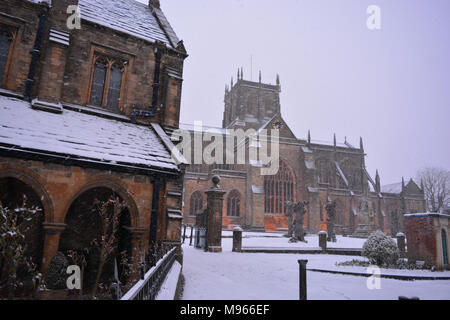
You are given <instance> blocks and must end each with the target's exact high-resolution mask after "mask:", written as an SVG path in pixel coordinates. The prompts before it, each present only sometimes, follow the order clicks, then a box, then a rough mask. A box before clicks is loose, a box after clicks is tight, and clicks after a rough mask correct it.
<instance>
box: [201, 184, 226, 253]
mask: <svg viewBox="0 0 450 320" xmlns="http://www.w3.org/2000/svg"><path fill="white" fill-rule="evenodd" d="M212 182H213V186H212V187H211V188H210V189H209V190H208V191H206V198H207V214H208V216H207V226H208V227H207V230H206V248H205V250H206V251H209V252H222V215H223V213H222V209H223V195H224V194H225V193H226V192H225V191H224V190H223V189H222V187H221V186H220V185H219V182H220V177H219V176H214V177H213V178H212Z"/></svg>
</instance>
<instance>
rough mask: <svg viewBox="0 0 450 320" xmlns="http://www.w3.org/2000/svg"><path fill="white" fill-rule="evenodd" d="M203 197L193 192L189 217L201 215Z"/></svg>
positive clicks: (198, 192) (199, 193)
mask: <svg viewBox="0 0 450 320" xmlns="http://www.w3.org/2000/svg"><path fill="white" fill-rule="evenodd" d="M202 209H203V195H202V193H201V192H200V191H195V192H194V193H193V194H192V196H191V201H190V207H189V215H191V216H195V215H197V214H200V213H202Z"/></svg>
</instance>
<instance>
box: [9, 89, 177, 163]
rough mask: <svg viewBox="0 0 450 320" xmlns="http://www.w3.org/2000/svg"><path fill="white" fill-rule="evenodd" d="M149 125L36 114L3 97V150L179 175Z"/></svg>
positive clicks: (74, 115) (76, 114)
mask: <svg viewBox="0 0 450 320" xmlns="http://www.w3.org/2000/svg"><path fill="white" fill-rule="evenodd" d="M161 139H162V137H160V136H159V135H158V133H156V132H155V130H154V129H151V128H150V127H147V126H141V125H135V124H131V123H127V122H123V121H118V120H113V119H105V118H102V117H99V116H95V115H89V114H85V113H80V112H75V111H70V110H67V109H64V110H63V113H62V114H55V113H50V112H45V111H39V110H34V109H32V108H31V107H30V104H29V103H28V102H25V101H22V100H19V99H15V98H9V97H4V96H0V146H3V147H8V148H9V147H11V149H14V148H22V149H26V150H29V151H39V152H41V153H42V152H48V153H50V154H58V155H64V156H68V157H70V158H73V159H76V160H81V161H97V162H103V163H106V164H111V165H132V166H136V167H143V168H156V169H158V170H159V169H161V170H169V171H174V170H178V166H177V165H176V164H175V162H174V161H173V160H172V157H171V154H170V153H169V151H168V149H167V147H166V146H165V145H164V143H163V142H162V140H161Z"/></svg>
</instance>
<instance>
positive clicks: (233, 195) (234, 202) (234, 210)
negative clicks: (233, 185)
mask: <svg viewBox="0 0 450 320" xmlns="http://www.w3.org/2000/svg"><path fill="white" fill-rule="evenodd" d="M240 215H241V194H240V193H239V191H237V190H233V191H231V192H230V194H229V195H228V199H227V216H229V217H239V216H240Z"/></svg>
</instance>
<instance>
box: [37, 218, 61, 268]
mask: <svg viewBox="0 0 450 320" xmlns="http://www.w3.org/2000/svg"><path fill="white" fill-rule="evenodd" d="M43 228H44V232H45V240H44V250H43V253H42V266H41V273H42V274H43V275H44V276H45V274H46V273H47V267H48V264H49V263H50V261H51V260H52V258H53V256H54V255H55V254H56V253H57V252H58V248H59V238H60V237H61V233H62V232H63V231H64V230H65V229H66V224H65V223H51V222H45V223H44V224H43Z"/></svg>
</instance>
